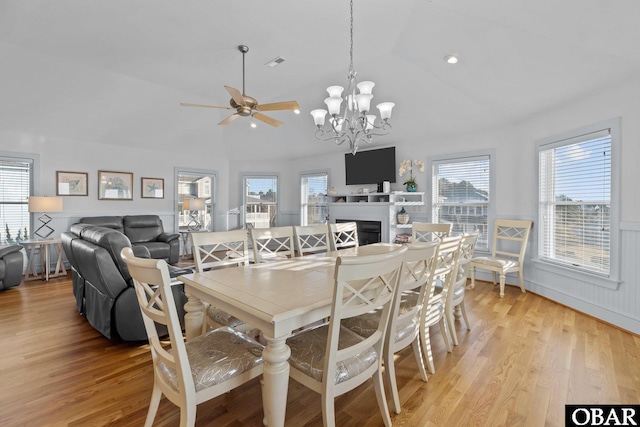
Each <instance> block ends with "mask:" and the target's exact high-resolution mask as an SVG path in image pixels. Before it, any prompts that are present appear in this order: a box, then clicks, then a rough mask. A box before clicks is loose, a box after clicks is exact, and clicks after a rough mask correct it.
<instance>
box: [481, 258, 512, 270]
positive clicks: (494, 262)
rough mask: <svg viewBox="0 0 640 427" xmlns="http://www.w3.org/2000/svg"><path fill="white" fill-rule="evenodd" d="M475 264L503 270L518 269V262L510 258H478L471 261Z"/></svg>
mask: <svg viewBox="0 0 640 427" xmlns="http://www.w3.org/2000/svg"><path fill="white" fill-rule="evenodd" d="M471 262H473V263H474V264H482V265H486V266H489V267H495V268H501V269H503V270H510V269H512V268H515V267H518V265H519V263H518V261H517V260H514V259H508V258H496V257H478V258H473V259H472V260H471Z"/></svg>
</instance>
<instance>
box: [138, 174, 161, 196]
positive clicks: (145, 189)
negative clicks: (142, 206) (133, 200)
mask: <svg viewBox="0 0 640 427" xmlns="http://www.w3.org/2000/svg"><path fill="white" fill-rule="evenodd" d="M140 187H141V190H142V198H143V199H164V179H162V178H142V182H141V185H140Z"/></svg>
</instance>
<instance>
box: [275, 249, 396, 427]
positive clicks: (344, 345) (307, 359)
mask: <svg viewBox="0 0 640 427" xmlns="http://www.w3.org/2000/svg"><path fill="white" fill-rule="evenodd" d="M406 251H407V249H406V247H400V248H399V249H397V250H395V251H391V252H388V253H385V254H378V255H367V256H351V257H339V258H337V260H336V271H335V286H334V291H333V303H332V310H331V319H330V321H329V324H328V325H323V326H320V327H317V328H313V329H307V330H304V331H302V332H300V333H297V334H294V335H293V336H292V337H291V338H289V339H288V340H287V344H288V345H289V348H290V349H291V356H290V358H289V364H290V365H291V370H290V376H291V378H293V379H294V380H296V381H297V382H299V383H300V384H302V385H304V386H306V387H308V388H310V389H311V390H313V391H315V392H316V393H319V394H321V395H322V419H323V422H324V425H325V426H335V410H334V399H335V397H337V396H340V395H342V394H344V393H346V392H348V391H350V390H353V389H354V388H355V387H358V386H359V385H361V384H362V383H364V382H366V381H368V380H369V379H373V386H374V391H375V395H376V399H377V401H378V407H379V408H380V413H381V415H382V418H383V420H384V424H385V426H387V427H388V426H391V417H390V416H389V409H388V406H387V400H386V397H385V393H384V381H383V379H382V358H383V351H384V341H385V336H386V330H387V327H388V323H389V315H390V313H391V309H392V304H391V303H392V301H393V297H394V294H395V292H396V291H397V287H398V283H399V280H400V277H401V274H402V264H403V257H404V254H405V252H406ZM375 309H381V310H382V314H381V315H380V317H379V322H378V325H377V328H376V331H375V332H374V333H372V334H371V335H370V336H369V337H366V338H365V337H362V336H360V335H358V334H356V333H355V332H353V331H351V330H350V329H348V328H346V327H344V326H342V321H343V319H348V318H350V317H355V316H361V315H363V314H364V313H366V312H368V311H370V310H375Z"/></svg>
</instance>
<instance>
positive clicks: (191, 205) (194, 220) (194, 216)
mask: <svg viewBox="0 0 640 427" xmlns="http://www.w3.org/2000/svg"><path fill="white" fill-rule="evenodd" d="M183 207H184V209H185V210H187V211H191V213H190V217H191V221H189V223H188V224H187V228H188V229H189V230H192V231H195V230H200V228H201V227H202V223H200V218H199V213H198V212H199V211H203V210H204V208H205V203H204V199H184V204H183Z"/></svg>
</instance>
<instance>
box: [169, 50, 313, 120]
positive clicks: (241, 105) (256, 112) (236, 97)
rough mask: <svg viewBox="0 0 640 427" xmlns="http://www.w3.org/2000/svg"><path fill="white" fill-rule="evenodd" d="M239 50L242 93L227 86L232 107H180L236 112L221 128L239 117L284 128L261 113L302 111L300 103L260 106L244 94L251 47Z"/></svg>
mask: <svg viewBox="0 0 640 427" xmlns="http://www.w3.org/2000/svg"><path fill="white" fill-rule="evenodd" d="M238 50H239V51H240V52H242V93H240V91H239V90H238V89H236V88H235V87H232V86H225V89H227V92H229V95H231V100H230V101H229V104H230V105H231V107H221V106H217V105H205V104H191V103H187V102H181V103H180V105H182V106H183V107H204V108H223V109H225V110H236V112H235V113H233V114H232V115H230V116H228V117H227V118H225V119H224V120H222V121H221V122H220V123H218V124H219V125H220V126H225V125H228V124H229V123H231V122H232V121H234V120H235V119H237V118H238V117H240V116H242V117H248V116H251V117H254V118H256V119H258V120H260V121H262V122H265V123H266V124H269V125H271V126H275V127H279V126H282V125H283V123H282V122H281V121H278V120H276V119H274V118H271V117H269V116H266V115H264V114H262V113H261V111H277V110H293V111H295V110H300V105H298V101H284V102H274V103H271V104H258V101H256V99H255V98H252V97H250V96H247V95H245V92H244V55H245V53H247V52H249V47H248V46H245V45H243V44H241V45H240V46H238Z"/></svg>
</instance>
